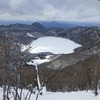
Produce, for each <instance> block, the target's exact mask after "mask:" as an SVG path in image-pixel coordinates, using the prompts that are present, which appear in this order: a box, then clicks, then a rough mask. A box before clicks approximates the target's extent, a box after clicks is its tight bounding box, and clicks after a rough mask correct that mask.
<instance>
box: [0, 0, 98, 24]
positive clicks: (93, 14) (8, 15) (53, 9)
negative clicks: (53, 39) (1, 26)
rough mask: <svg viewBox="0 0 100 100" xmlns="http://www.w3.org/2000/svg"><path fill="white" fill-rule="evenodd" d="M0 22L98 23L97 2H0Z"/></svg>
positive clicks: (58, 0)
mask: <svg viewBox="0 0 100 100" xmlns="http://www.w3.org/2000/svg"><path fill="white" fill-rule="evenodd" d="M0 20H30V21H43V20H53V21H54V20H63V21H83V22H85V21H92V22H93V21H94V22H96V21H100V2H99V1H98V0H0Z"/></svg>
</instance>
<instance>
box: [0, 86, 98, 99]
mask: <svg viewBox="0 0 100 100" xmlns="http://www.w3.org/2000/svg"><path fill="white" fill-rule="evenodd" d="M27 93H28V90H23V93H22V97H23V98H22V100H25V96H26V95H27ZM36 95H37V94H32V95H31V98H30V100H36ZM9 97H10V100H14V98H13V95H12V94H10V95H9ZM0 100H3V90H2V89H1V88H0ZM26 100H28V97H27V99H26ZM38 100H100V95H98V96H94V94H93V93H92V92H91V91H88V92H86V91H78V92H69V93H68V92H65V93H62V92H55V93H52V92H45V94H43V95H39V97H38Z"/></svg>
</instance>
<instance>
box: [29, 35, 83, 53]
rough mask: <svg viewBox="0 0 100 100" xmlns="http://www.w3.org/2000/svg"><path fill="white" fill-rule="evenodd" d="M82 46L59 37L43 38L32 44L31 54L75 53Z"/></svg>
mask: <svg viewBox="0 0 100 100" xmlns="http://www.w3.org/2000/svg"><path fill="white" fill-rule="evenodd" d="M80 46H81V45H79V44H77V43H75V42H73V41H71V40H69V39H64V38H59V37H50V36H49V37H41V38H39V39H37V40H35V41H33V42H32V43H31V44H30V47H32V48H31V50H30V53H41V52H51V53H54V54H68V53H73V52H74V49H75V48H77V47H80Z"/></svg>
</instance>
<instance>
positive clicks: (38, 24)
mask: <svg viewBox="0 0 100 100" xmlns="http://www.w3.org/2000/svg"><path fill="white" fill-rule="evenodd" d="M32 26H34V27H37V28H39V29H41V30H45V29H46V28H45V27H44V26H43V25H42V24H40V23H39V22H34V23H33V24H32Z"/></svg>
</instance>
